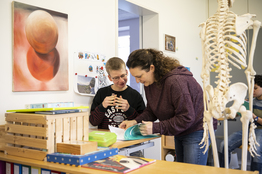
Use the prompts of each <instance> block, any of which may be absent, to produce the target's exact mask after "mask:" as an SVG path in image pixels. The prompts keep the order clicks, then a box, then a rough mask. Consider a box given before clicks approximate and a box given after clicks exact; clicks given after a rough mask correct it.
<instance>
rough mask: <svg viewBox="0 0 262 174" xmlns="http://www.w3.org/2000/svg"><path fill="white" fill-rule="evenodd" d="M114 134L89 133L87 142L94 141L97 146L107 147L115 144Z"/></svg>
mask: <svg viewBox="0 0 262 174" xmlns="http://www.w3.org/2000/svg"><path fill="white" fill-rule="evenodd" d="M116 137H117V136H116V134H115V133H113V132H104V131H93V132H90V133H89V141H96V142H97V146H100V147H108V146H110V145H111V144H114V143H115V142H116Z"/></svg>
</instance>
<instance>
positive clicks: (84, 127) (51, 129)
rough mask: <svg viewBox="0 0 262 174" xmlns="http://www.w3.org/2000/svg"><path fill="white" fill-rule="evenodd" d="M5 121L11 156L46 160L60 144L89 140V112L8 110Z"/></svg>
mask: <svg viewBox="0 0 262 174" xmlns="http://www.w3.org/2000/svg"><path fill="white" fill-rule="evenodd" d="M5 120H6V124H5V131H6V135H5V138H4V141H5V152H6V153H7V154H9V155H14V156H21V157H24V158H31V159H36V160H44V159H45V157H46V155H47V154H49V153H54V152H56V143H60V142H67V141H69V140H85V141H88V132H89V120H88V112H79V113H69V114H59V115H44V114H34V113H6V114H5Z"/></svg>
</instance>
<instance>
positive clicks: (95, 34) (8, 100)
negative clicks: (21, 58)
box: [0, 0, 118, 125]
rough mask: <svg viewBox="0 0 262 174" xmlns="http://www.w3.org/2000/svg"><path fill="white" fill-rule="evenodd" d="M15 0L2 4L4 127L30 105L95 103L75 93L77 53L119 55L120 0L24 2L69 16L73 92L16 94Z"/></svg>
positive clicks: (0, 117)
mask: <svg viewBox="0 0 262 174" xmlns="http://www.w3.org/2000/svg"><path fill="white" fill-rule="evenodd" d="M11 2H12V1H11V0H1V1H0V23H1V28H0V31H1V32H0V38H1V39H0V52H1V58H0V60H1V63H0V74H1V85H0V125H1V124H5V121H4V114H5V112H6V110H9V109H24V108H25V105H26V104H30V103H42V102H65V101H73V102H75V106H80V105H87V106H90V105H91V103H92V99H93V98H92V97H86V96H80V95H78V94H76V93H75V92H74V91H73V77H74V76H73V74H74V70H73V53H74V52H75V51H79V50H85V51H90V52H97V53H101V54H104V55H106V57H107V58H109V57H112V56H115V54H116V53H115V50H116V39H115V38H116V37H117V36H116V35H117V33H116V31H117V26H118V25H117V20H116V19H117V0H96V1H93V0H55V1H54V0H45V1H42V0H20V1H18V2H22V3H25V4H29V5H34V6H37V7H42V8H46V9H50V10H54V11H58V12H61V13H66V14H68V55H69V57H68V59H69V62H68V63H69V90H68V91H42V92H12V56H13V54H12V43H13V40H12V8H11Z"/></svg>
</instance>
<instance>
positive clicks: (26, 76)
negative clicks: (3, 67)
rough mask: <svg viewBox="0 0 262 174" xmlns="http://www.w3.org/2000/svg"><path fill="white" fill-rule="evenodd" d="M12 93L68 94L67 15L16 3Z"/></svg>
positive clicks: (14, 10) (14, 11) (14, 4)
mask: <svg viewBox="0 0 262 174" xmlns="http://www.w3.org/2000/svg"><path fill="white" fill-rule="evenodd" d="M12 5H13V6H12V7H13V35H14V42H13V92H25V91H67V90H68V89H69V80H68V15H67V14H65V13H60V12H57V11H52V10H48V9H44V8H41V7H36V6H32V5H28V4H23V3H20V2H16V1H13V3H12Z"/></svg>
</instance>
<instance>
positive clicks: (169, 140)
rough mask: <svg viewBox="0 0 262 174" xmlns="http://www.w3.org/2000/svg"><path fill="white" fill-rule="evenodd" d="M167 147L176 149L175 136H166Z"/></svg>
mask: <svg viewBox="0 0 262 174" xmlns="http://www.w3.org/2000/svg"><path fill="white" fill-rule="evenodd" d="M165 146H166V147H170V148H175V140H174V136H165Z"/></svg>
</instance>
